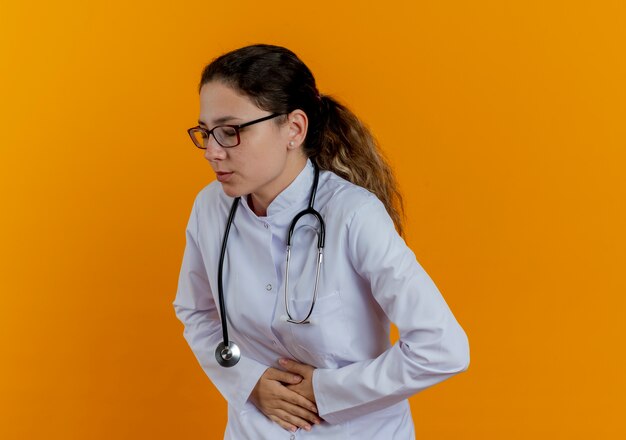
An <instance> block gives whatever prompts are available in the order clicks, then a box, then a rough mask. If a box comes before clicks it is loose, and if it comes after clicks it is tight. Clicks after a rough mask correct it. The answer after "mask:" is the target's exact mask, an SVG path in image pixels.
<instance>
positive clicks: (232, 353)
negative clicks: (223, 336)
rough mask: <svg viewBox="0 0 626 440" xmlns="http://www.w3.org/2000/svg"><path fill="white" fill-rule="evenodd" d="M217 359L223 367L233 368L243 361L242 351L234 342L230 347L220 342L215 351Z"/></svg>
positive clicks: (231, 342)
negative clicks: (240, 360)
mask: <svg viewBox="0 0 626 440" xmlns="http://www.w3.org/2000/svg"><path fill="white" fill-rule="evenodd" d="M215 359H216V360H217V363H218V364H220V365H221V366H222V367H227V368H228V367H232V366H234V365H236V364H237V362H239V359H241V351H240V350H239V347H237V344H235V343H234V342H233V341H230V345H228V346H226V345H224V342H220V343H219V344H218V346H217V348H216V349H215Z"/></svg>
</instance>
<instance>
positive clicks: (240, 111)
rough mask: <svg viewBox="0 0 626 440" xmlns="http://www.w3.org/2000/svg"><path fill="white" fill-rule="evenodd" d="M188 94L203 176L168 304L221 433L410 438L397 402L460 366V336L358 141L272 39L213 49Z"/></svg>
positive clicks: (356, 126)
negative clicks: (208, 388) (208, 174)
mask: <svg viewBox="0 0 626 440" xmlns="http://www.w3.org/2000/svg"><path fill="white" fill-rule="evenodd" d="M199 91H200V118H199V121H198V123H199V125H198V126H196V127H193V128H191V129H189V134H190V136H191V139H192V140H193V142H194V144H195V145H196V146H197V147H199V148H202V149H204V150H205V158H206V159H207V160H208V162H209V164H210V165H211V167H212V168H213V171H214V172H215V173H216V175H217V180H216V181H215V182H212V183H211V184H209V185H207V186H206V187H205V188H203V189H202V190H201V191H200V192H199V193H198V195H197V196H196V199H195V201H194V204H193V208H192V210H191V216H190V218H189V222H188V225H187V232H186V233H187V245H186V247H185V252H184V256H183V262H182V267H181V271H180V277H179V283H178V291H177V294H176V298H175V300H174V302H173V304H174V308H175V312H176V315H177V317H178V319H180V320H181V321H182V323H183V324H184V327H185V330H184V337H185V339H186V340H187V342H188V343H189V345H190V347H191V349H192V350H193V352H194V354H195V356H196V357H197V359H198V361H199V363H200V365H201V366H202V368H203V369H204V371H205V372H206V374H207V375H208V376H209V378H210V380H211V381H212V382H213V384H215V386H216V387H217V388H218V390H219V391H220V392H221V393H222V395H223V396H224V398H225V399H226V400H227V402H228V424H227V427H226V432H225V438H228V439H272V440H274V439H281V438H284V439H288V438H290V439H295V438H300V437H302V438H308V439H353V438H359V439H383V440H390V439H402V440H404V439H412V438H414V430H413V421H412V418H411V411H410V407H409V404H408V401H407V398H408V397H410V396H411V395H413V394H415V393H417V392H419V391H421V390H423V389H425V388H427V387H430V386H432V385H435V384H437V383H439V382H441V381H443V380H445V379H447V378H449V377H451V376H453V375H454V374H456V373H459V372H462V371H465V370H466V369H467V368H468V365H469V345H468V340H467V336H466V334H465V332H464V331H463V329H462V328H461V326H460V325H459V324H458V322H457V321H456V319H455V318H454V316H453V314H452V312H451V311H450V309H449V308H448V306H447V304H446V302H445V301H444V299H443V297H442V296H441V294H440V292H439V291H438V289H437V287H436V286H435V284H434V283H433V281H432V280H431V278H430V277H429V276H428V274H427V273H426V272H425V271H424V269H423V268H422V267H421V266H420V264H419V263H418V262H417V260H416V258H415V255H414V254H413V252H412V251H411V250H410V249H409V248H408V247H407V246H406V244H405V242H404V240H403V239H402V238H401V235H400V234H401V233H402V221H401V215H400V213H399V211H398V207H401V198H400V194H399V193H398V190H397V186H396V183H395V180H394V178H393V174H392V172H391V169H390V167H389V165H388V164H387V163H386V162H385V160H384V159H383V157H382V155H381V153H380V151H379V150H378V148H377V146H376V143H375V141H374V139H373V137H372V136H371V134H370V133H369V132H368V130H367V129H366V128H365V127H364V126H363V124H362V123H361V122H359V120H358V119H357V118H356V117H355V116H354V114H353V113H351V112H350V111H349V110H348V109H347V108H346V107H344V106H343V105H341V104H339V103H338V102H337V101H336V100H334V99H333V98H331V97H329V96H325V95H322V94H320V93H319V91H318V89H317V87H316V84H315V80H314V78H313V75H312V74H311V72H310V70H309V69H308V68H307V67H306V66H305V65H304V64H303V63H302V61H301V60H300V59H298V57H297V56H296V55H295V54H294V53H293V52H291V51H289V50H287V49H285V48H282V47H277V46H270V45H254V46H247V47H243V48H241V49H238V50H235V51H232V52H229V53H227V54H225V55H222V56H220V57H218V58H216V59H215V60H214V61H213V62H211V63H210V64H209V65H208V66H206V68H205V69H204V71H203V73H202V79H201V81H200V87H199ZM294 221H296V222H295V224H294ZM390 321H391V322H394V323H395V325H396V326H397V327H398V329H399V333H400V339H399V341H398V342H397V343H395V344H394V345H393V346H392V345H391V344H390V341H389V326H390ZM216 347H217V348H216Z"/></svg>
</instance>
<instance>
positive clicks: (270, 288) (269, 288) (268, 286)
mask: <svg viewBox="0 0 626 440" xmlns="http://www.w3.org/2000/svg"><path fill="white" fill-rule="evenodd" d="M265 290H267V291H268V292H269V291H270V290H272V285H271V284H268V285H267V286H265Z"/></svg>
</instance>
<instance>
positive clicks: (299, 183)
mask: <svg viewBox="0 0 626 440" xmlns="http://www.w3.org/2000/svg"><path fill="white" fill-rule="evenodd" d="M314 176H315V170H314V168H313V163H311V159H307V161H306V165H305V166H304V168H303V169H302V171H300V174H298V175H297V176H296V178H295V179H294V180H293V182H291V183H290V184H289V186H287V188H285V189H284V190H283V191H282V192H281V193H280V194H278V195H277V196H276V198H275V199H274V200H272V203H270V205H269V206H268V207H267V215H266V216H265V217H260V218H268V217H274V216H278V215H280V214H281V213H283V212H284V213H290V212H292V211H293V210H297V209H302V206H303V205H306V204H307V203H308V201H309V196H310V192H311V185H312V184H313V178H314ZM243 199H244V197H242V200H241V205H243V206H244V208H245V209H246V210H247V211H249V212H250V214H252V215H253V216H256V217H258V216H257V215H256V214H255V213H254V211H252V209H250V206H249V205H248V200H247V199H248V195H246V196H245V200H243Z"/></svg>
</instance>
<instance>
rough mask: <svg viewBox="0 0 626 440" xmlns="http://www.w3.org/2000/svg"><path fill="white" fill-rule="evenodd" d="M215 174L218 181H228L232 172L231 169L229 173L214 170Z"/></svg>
mask: <svg viewBox="0 0 626 440" xmlns="http://www.w3.org/2000/svg"><path fill="white" fill-rule="evenodd" d="M215 174H216V175H217V180H219V181H220V182H228V180H229V179H230V177H231V176H232V175H233V172H232V171H231V172H229V173H224V172H220V171H216V172H215Z"/></svg>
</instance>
